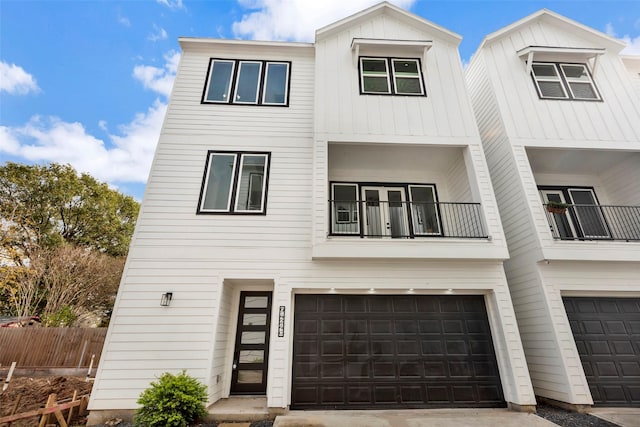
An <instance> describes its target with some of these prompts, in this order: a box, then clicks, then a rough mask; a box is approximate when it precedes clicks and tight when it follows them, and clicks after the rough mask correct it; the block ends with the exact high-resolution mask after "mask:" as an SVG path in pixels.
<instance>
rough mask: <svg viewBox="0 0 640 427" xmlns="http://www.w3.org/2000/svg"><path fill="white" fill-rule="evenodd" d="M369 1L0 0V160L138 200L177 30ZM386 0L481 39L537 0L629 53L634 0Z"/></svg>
mask: <svg viewBox="0 0 640 427" xmlns="http://www.w3.org/2000/svg"><path fill="white" fill-rule="evenodd" d="M377 2H378V1H377V0H347V1H345V0H323V1H320V2H317V1H312V0H211V1H205V0H198V1H190V0H136V1H107V0H92V1H88V0H65V1H59V0H0V164H2V163H4V162H6V161H17V162H22V163H29V164H33V163H38V164H46V163H50V162H60V163H70V164H71V165H73V166H74V167H75V168H76V169H77V170H79V171H82V172H89V173H90V174H92V175H93V176H95V177H96V178H98V179H100V180H101V181H105V182H108V183H109V184H110V185H112V186H113V187H114V188H118V189H119V190H120V191H122V192H124V193H127V194H131V195H133V196H134V197H136V198H137V199H139V200H141V199H142V194H143V192H144V186H145V181H146V179H147V175H148V173H149V168H150V165H151V160H152V158H153V152H154V149H155V145H156V143H157V140H158V135H159V133H160V127H161V125H162V120H163V117H164V112H165V109H166V104H167V102H168V97H169V94H170V91H171V86H172V83H173V79H174V77H175V72H176V69H177V65H178V61H179V58H180V48H179V46H178V37H180V36H189V37H214V38H242V39H261V40H265V39H266V40H296V41H313V34H314V30H315V29H317V28H320V27H322V26H324V25H326V24H329V23H331V22H334V21H336V20H338V19H341V18H343V17H345V16H348V15H350V14H352V13H354V12H357V11H359V10H361V9H364V8H366V7H368V6H370V5H373V4H375V3H377ZM392 3H395V4H397V5H399V6H400V7H403V8H405V9H408V10H409V11H411V12H413V13H415V14H417V15H420V16H422V17H424V18H426V19H428V20H430V21H432V22H434V23H436V24H438V25H441V26H443V27H445V28H448V29H449V30H452V31H454V32H456V33H458V34H460V35H462V36H463V41H462V44H461V45H460V56H461V58H462V60H463V62H466V61H468V60H469V58H470V57H471V55H472V54H473V52H474V51H475V49H476V48H477V47H478V45H479V44H480V42H481V40H482V38H483V37H484V36H486V35H487V34H489V33H491V32H493V31H496V30H498V29H500V28H502V27H504V26H506V25H508V24H510V23H512V22H514V21H516V20H518V19H520V18H523V17H525V16H526V15H528V14H530V13H533V12H535V11H537V10H539V9H541V8H548V9H551V10H553V11H555V12H558V13H560V14H562V15H565V16H567V17H569V18H571V19H574V20H576V21H578V22H581V23H583V24H586V25H588V26H591V27H593V28H595V29H597V30H600V31H602V32H605V33H608V34H609V35H612V36H615V37H618V38H621V39H623V40H625V41H626V42H627V43H628V48H627V49H626V50H625V51H624V53H627V54H636V55H640V0H628V1H616V0H609V1H606V0H605V1H580V0H565V1H544V0H537V1H528V0H511V1H480V0H475V1H462V0H448V1H427V0H394V1H392Z"/></svg>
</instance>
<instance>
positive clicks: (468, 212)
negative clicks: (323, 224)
mask: <svg viewBox="0 0 640 427" xmlns="http://www.w3.org/2000/svg"><path fill="white" fill-rule="evenodd" d="M329 212H330V215H329V216H330V218H329V225H330V234H331V235H334V236H360V237H378V238H384V237H389V238H407V239H411V238H416V237H459V238H469V239H473V238H487V237H488V236H487V231H486V229H485V225H484V222H483V220H482V209H481V207H480V203H443V202H437V203H433V202H432V203H420V202H406V201H397V202H394V201H341V200H329Z"/></svg>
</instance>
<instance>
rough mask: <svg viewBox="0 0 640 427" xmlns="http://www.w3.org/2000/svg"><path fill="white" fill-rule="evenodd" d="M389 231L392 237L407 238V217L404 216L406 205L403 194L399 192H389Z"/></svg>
mask: <svg viewBox="0 0 640 427" xmlns="http://www.w3.org/2000/svg"><path fill="white" fill-rule="evenodd" d="M387 197H388V199H389V230H390V232H391V237H402V236H407V235H408V233H407V230H406V223H407V221H406V216H405V214H404V204H403V203H402V192H400V191H399V190H389V191H388V192H387Z"/></svg>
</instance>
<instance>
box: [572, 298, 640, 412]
mask: <svg viewBox="0 0 640 427" xmlns="http://www.w3.org/2000/svg"><path fill="white" fill-rule="evenodd" d="M563 301H564V307H565V310H566V311H567V317H568V318H569V324H570V325H571V331H572V332H573V338H574V339H575V342H576V347H577V348H578V353H579V354H580V361H581V362H582V368H583V369H584V374H585V376H586V377H587V383H589V389H590V390H591V397H592V398H593V402H594V403H595V404H596V405H600V406H635V407H638V406H640V298H585V297H576V298H568V297H565V298H563Z"/></svg>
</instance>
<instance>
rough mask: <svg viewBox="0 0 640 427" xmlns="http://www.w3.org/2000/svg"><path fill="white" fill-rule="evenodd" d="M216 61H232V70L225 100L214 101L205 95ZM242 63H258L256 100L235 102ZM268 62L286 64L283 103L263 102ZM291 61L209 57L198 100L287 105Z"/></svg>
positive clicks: (208, 102) (212, 102) (239, 103)
mask: <svg viewBox="0 0 640 427" xmlns="http://www.w3.org/2000/svg"><path fill="white" fill-rule="evenodd" d="M216 61H221V62H232V63H233V70H232V73H231V82H230V86H229V96H228V99H227V100H226V101H215V100H209V99H207V95H208V93H209V86H210V84H211V81H210V80H211V72H212V70H213V65H214V63H215V62H216ZM243 63H260V77H259V81H258V87H257V93H258V96H257V99H256V102H237V101H236V100H235V94H236V88H237V86H238V77H239V75H240V69H241V65H242V64H243ZM269 64H284V65H286V66H287V76H286V78H287V82H286V84H285V89H286V93H285V97H284V98H285V99H284V103H273V102H265V101H264V95H265V85H266V83H267V82H266V75H267V67H268V66H269ZM291 68H292V63H291V61H277V60H263V59H234V58H209V65H208V67H207V76H206V79H205V82H204V88H203V90H202V99H201V101H200V103H201V104H219V105H243V106H253V107H289V98H290V93H291Z"/></svg>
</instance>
